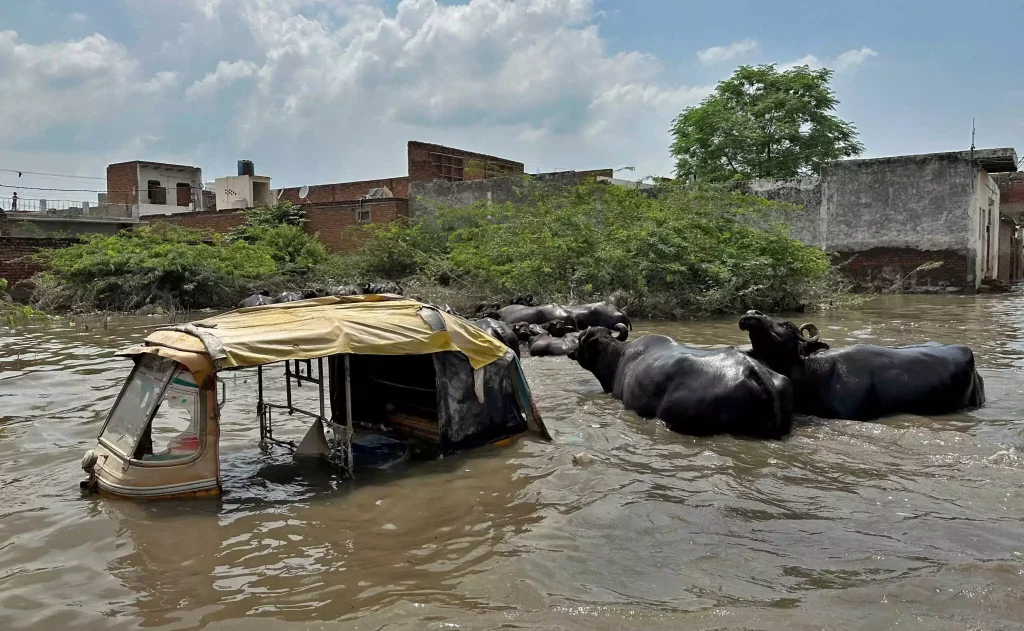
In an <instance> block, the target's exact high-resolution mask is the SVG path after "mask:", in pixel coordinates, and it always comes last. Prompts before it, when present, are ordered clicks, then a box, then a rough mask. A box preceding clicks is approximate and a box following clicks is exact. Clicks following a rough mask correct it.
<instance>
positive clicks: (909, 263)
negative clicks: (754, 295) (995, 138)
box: [744, 154, 999, 292]
mask: <svg viewBox="0 0 1024 631" xmlns="http://www.w3.org/2000/svg"><path fill="white" fill-rule="evenodd" d="M744 190H745V191H746V192H749V193H753V194H756V195H760V196H762V197H765V198H767V199H772V200H775V201H780V202H786V203H789V204H794V205H797V206H802V207H803V210H802V211H796V212H792V213H787V215H786V221H787V223H788V225H789V227H790V229H789V233H790V236H792V237H793V238H795V239H799V240H800V241H802V242H803V243H806V244H808V245H814V246H817V247H820V248H822V249H824V250H826V251H828V252H830V253H832V254H834V255H835V258H836V260H837V261H838V262H839V263H840V264H842V265H843V266H844V269H845V270H846V272H847V273H848V274H849V275H850V276H851V277H852V278H853V279H854V280H855V281H856V282H857V284H858V285H859V286H860V287H861V288H862V289H872V290H883V291H884V290H893V289H895V288H901V289H902V290H904V291H922V292H929V291H974V290H976V289H977V287H978V286H979V285H980V284H981V281H982V280H983V279H984V278H986V277H994V276H995V275H996V274H998V268H999V219H998V208H999V190H998V187H997V186H996V183H995V182H994V180H993V179H992V178H991V177H990V176H989V175H988V174H987V173H986V172H985V171H983V170H981V169H980V168H979V167H978V166H977V165H976V164H972V163H971V162H970V160H969V159H967V158H966V157H964V156H961V155H958V154H930V155H920V156H898V157H892V158H878V159H870V160H846V161H842V162H838V163H836V164H834V165H832V166H830V167H829V168H828V169H826V170H824V171H823V173H822V176H821V177H820V178H818V177H812V178H803V179H797V180H789V181H757V180H755V181H753V182H749V183H747V184H745V185H744ZM987 243H990V244H991V246H990V247H988V246H986V244H987ZM929 263H941V265H939V266H938V267H934V268H931V269H923V270H922V269H918V268H919V267H920V266H922V265H927V264H929ZM928 267H931V266H928ZM915 270H917V271H915Z"/></svg>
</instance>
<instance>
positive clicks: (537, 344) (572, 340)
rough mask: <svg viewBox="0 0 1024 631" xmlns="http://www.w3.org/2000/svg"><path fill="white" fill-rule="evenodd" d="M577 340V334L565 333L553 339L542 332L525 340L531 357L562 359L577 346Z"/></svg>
mask: <svg viewBox="0 0 1024 631" xmlns="http://www.w3.org/2000/svg"><path fill="white" fill-rule="evenodd" d="M531 326H537V325H535V324H534V325H531ZM579 340H580V336H579V333H566V334H565V335H564V336H562V337H555V336H554V335H551V334H550V333H546V332H542V333H541V334H540V335H537V336H534V337H530V338H529V339H528V340H527V348H528V349H529V350H530V356H531V357H562V356H565V355H568V354H569V353H571V352H572V351H573V350H574V349H575V348H576V346H577V345H578V344H579Z"/></svg>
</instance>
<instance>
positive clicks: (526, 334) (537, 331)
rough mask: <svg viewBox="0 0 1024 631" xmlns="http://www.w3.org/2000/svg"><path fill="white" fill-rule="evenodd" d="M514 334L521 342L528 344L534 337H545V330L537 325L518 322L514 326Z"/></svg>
mask: <svg viewBox="0 0 1024 631" xmlns="http://www.w3.org/2000/svg"><path fill="white" fill-rule="evenodd" d="M512 332H513V333H515V334H516V337H517V338H519V341H520V342H528V341H530V338H532V337H537V336H539V335H544V329H542V328H540V327H539V326H537V325H536V324H528V323H526V322H516V323H515V324H513V325H512Z"/></svg>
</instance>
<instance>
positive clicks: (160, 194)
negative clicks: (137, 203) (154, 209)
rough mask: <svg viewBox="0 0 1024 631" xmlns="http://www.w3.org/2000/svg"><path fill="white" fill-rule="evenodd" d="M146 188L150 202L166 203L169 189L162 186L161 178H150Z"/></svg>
mask: <svg viewBox="0 0 1024 631" xmlns="http://www.w3.org/2000/svg"><path fill="white" fill-rule="evenodd" d="M146 190H147V191H148V192H149V203H150V204H166V203H167V189H166V188H164V187H163V186H160V180H149V181H147V182H146Z"/></svg>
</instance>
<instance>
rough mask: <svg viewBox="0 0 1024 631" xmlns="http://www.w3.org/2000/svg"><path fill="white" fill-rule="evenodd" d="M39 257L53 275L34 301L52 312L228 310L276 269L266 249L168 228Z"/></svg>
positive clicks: (44, 279)
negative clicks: (162, 308) (152, 307)
mask: <svg viewBox="0 0 1024 631" xmlns="http://www.w3.org/2000/svg"><path fill="white" fill-rule="evenodd" d="M37 256H38V257H39V258H41V259H42V260H43V261H44V262H45V263H46V264H47V266H48V270H47V271H46V272H44V273H43V274H41V275H37V277H36V293H35V300H36V302H37V303H38V304H39V305H41V306H42V307H43V308H46V309H66V308H71V307H85V308H100V309H111V310H132V309H138V308H140V307H142V306H145V305H149V304H159V305H163V306H165V307H167V308H171V309H174V308H181V307H185V308H193V309H195V308H203V307H217V306H224V305H229V304H234V302H235V301H237V300H238V297H239V296H240V295H242V294H244V293H245V292H246V291H247V290H248V288H249V286H250V285H251V284H252V283H253V282H254V281H255V280H257V279H260V278H262V277H265V276H267V275H270V274H272V273H273V272H274V271H275V269H276V267H275V264H274V258H273V255H272V253H271V252H270V251H269V250H268V249H267V248H266V247H264V246H261V245H251V244H249V243H246V242H244V241H236V242H234V243H229V242H227V241H226V240H225V239H224V238H223V237H221V236H219V235H216V234H212V233H207V232H201V231H197V230H190V229H186V228H180V227H177V226H173V225H168V224H156V225H154V226H152V227H146V228H140V229H138V230H135V231H122V232H120V233H118V234H117V235H113V236H107V235H90V236H86V237H83V238H82V243H80V244H77V245H73V246H71V247H68V248H65V249H61V250H48V251H43V252H41V253H40V254H38V255H37Z"/></svg>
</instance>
